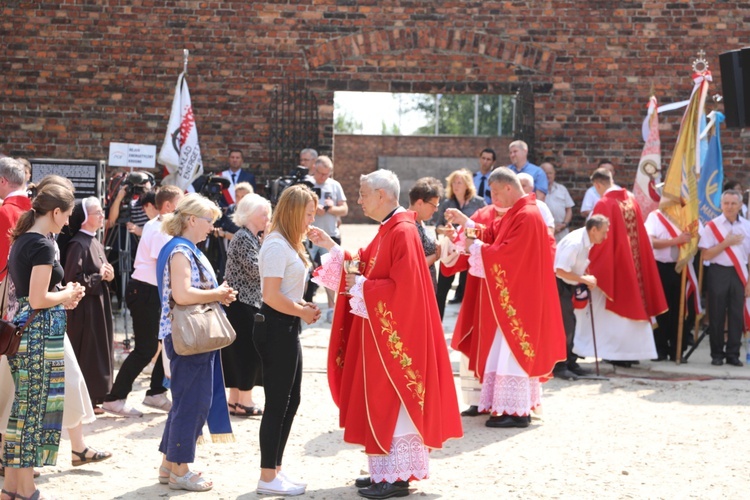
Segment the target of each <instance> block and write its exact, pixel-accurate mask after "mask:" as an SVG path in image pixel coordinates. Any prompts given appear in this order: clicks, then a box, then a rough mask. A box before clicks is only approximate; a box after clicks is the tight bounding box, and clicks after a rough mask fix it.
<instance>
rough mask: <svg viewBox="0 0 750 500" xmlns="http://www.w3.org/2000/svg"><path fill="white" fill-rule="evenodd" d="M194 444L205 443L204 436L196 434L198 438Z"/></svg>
mask: <svg viewBox="0 0 750 500" xmlns="http://www.w3.org/2000/svg"><path fill="white" fill-rule="evenodd" d="M195 444H206V438H204V437H203V435H202V434H201V435H200V436H198V440H197V441H196V442H195Z"/></svg>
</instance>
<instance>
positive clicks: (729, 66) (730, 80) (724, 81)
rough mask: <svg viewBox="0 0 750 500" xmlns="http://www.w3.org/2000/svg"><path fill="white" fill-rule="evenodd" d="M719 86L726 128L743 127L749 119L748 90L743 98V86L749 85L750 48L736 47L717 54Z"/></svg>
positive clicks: (749, 101)
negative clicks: (719, 76) (719, 70)
mask: <svg viewBox="0 0 750 500" xmlns="http://www.w3.org/2000/svg"><path fill="white" fill-rule="evenodd" d="M719 66H720V68H721V88H722V94H723V97H724V115H725V116H726V126H727V128H744V127H746V126H747V125H748V119H750V109H748V105H750V91H748V92H747V100H746V99H745V95H746V93H745V87H746V86H747V85H750V49H748V48H745V49H738V50H732V51H729V52H724V53H723V54H719Z"/></svg>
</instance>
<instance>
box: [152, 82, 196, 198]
mask: <svg viewBox="0 0 750 500" xmlns="http://www.w3.org/2000/svg"><path fill="white" fill-rule="evenodd" d="M159 162H160V163H163V164H164V165H165V166H166V167H167V171H168V172H169V175H168V176H166V177H165V178H164V180H163V181H162V184H173V185H175V186H177V187H179V188H181V189H186V188H187V187H188V186H190V184H191V183H192V182H193V180H195V179H196V178H197V177H199V176H201V175H203V161H202V160H201V148H200V146H199V145H198V129H197V128H196V126H195V116H194V115H193V106H192V104H191V103H190V91H189V90H188V85H187V80H185V73H180V76H179V78H177V87H175V91H174V101H172V113H171V114H170V115H169V125H168V126H167V133H166V135H165V137H164V144H162V146H161V150H160V151H159Z"/></svg>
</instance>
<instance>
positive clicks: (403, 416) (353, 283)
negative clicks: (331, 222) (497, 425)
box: [309, 170, 463, 498]
mask: <svg viewBox="0 0 750 500" xmlns="http://www.w3.org/2000/svg"><path fill="white" fill-rule="evenodd" d="M398 196H399V181H398V178H397V177H396V175H395V174H394V173H393V172H390V171H387V170H378V171H375V172H373V173H370V174H367V175H363V176H362V177H361V186H360V190H359V200H358V202H359V204H360V206H361V207H362V210H363V211H364V213H365V215H367V216H368V217H370V218H371V219H374V220H376V221H378V222H380V228H379V230H378V234H377V235H376V236H375V239H374V240H373V241H372V242H371V243H370V244H369V245H368V246H367V247H366V248H364V249H361V250H360V251H359V254H358V255H356V256H352V255H350V254H348V253H347V252H344V251H343V250H342V249H341V247H339V246H338V245H335V244H334V242H333V241H332V240H331V239H330V237H329V236H328V235H326V233H325V232H322V231H320V230H318V229H316V228H312V229H311V230H310V232H309V238H310V240H311V241H312V242H313V243H314V244H316V245H319V246H321V247H323V248H326V249H328V250H330V252H329V254H328V255H327V256H325V257H324V262H323V266H321V267H320V268H318V269H317V270H316V272H315V275H316V276H315V278H313V279H314V280H315V281H316V282H317V283H318V284H320V285H323V286H326V287H328V288H331V289H334V290H337V291H338V292H339V294H340V295H339V297H340V299H339V300H337V301H336V309H335V313H334V318H333V325H332V328H331V339H330V346H329V351H328V381H329V385H330V389H331V394H332V396H333V399H334V401H335V402H336V404H337V405H338V407H339V424H340V425H341V427H343V428H344V440H345V441H346V442H348V443H356V444H360V445H363V446H364V447H365V452H366V453H367V454H368V455H369V456H368V461H369V470H370V476H369V477H365V478H360V479H358V480H357V483H356V484H357V486H360V487H361V489H360V490H359V494H360V496H363V497H365V498H388V497H391V496H406V495H408V494H409V489H408V488H409V481H410V480H419V479H426V478H427V477H428V474H429V467H428V464H429V460H428V459H429V450H430V449H436V448H442V445H443V443H444V442H445V441H446V440H448V439H451V438H459V437H461V436H462V435H463V431H462V427H461V419H460V416H459V412H458V401H457V398H456V390H455V385H454V382H453V373H452V370H451V365H450V361H449V359H448V349H447V346H446V342H445V336H444V334H443V328H442V324H441V322H440V314H439V312H438V308H437V302H436V301H435V295H434V290H433V287H432V280H431V278H430V273H429V270H428V268H427V263H426V261H425V259H424V253H423V252H422V246H421V242H420V239H419V233H418V231H417V227H416V225H415V218H414V214H413V213H409V212H407V211H406V210H405V209H403V208H402V207H400V206H399V204H398ZM357 260H358V261H359V264H358V265H357V264H356V262H357ZM352 262H354V264H352ZM345 263H346V265H345ZM355 266H356V268H355V269H352V268H353V267H355ZM356 271H358V272H356Z"/></svg>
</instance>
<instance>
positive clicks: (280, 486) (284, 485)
mask: <svg viewBox="0 0 750 500" xmlns="http://www.w3.org/2000/svg"><path fill="white" fill-rule="evenodd" d="M304 492H305V487H304V486H296V485H294V484H292V483H290V482H289V481H287V480H285V479H284V478H283V477H281V476H280V475H279V474H277V475H276V477H275V478H274V479H273V481H270V482H265V481H262V480H258V490H257V493H258V494H259V495H281V496H290V497H293V496H296V495H301V494H303V493H304Z"/></svg>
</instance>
